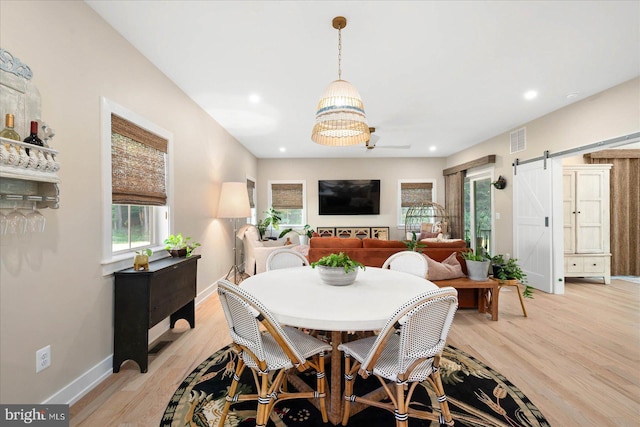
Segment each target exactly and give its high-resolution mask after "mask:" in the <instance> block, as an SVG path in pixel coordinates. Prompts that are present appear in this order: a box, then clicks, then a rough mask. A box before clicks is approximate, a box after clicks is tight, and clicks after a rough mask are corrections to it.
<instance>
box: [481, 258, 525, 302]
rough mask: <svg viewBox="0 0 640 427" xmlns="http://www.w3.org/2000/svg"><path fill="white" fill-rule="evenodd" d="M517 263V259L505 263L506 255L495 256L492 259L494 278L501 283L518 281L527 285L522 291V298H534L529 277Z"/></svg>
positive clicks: (510, 259)
mask: <svg viewBox="0 0 640 427" xmlns="http://www.w3.org/2000/svg"><path fill="white" fill-rule="evenodd" d="M517 261H518V259H517V258H509V259H508V260H506V261H505V257H504V255H502V254H498V255H494V256H493V257H491V265H492V268H493V277H494V278H495V279H498V280H500V281H505V280H517V281H518V282H520V283H522V284H524V285H525V288H524V290H523V291H522V296H523V297H525V298H533V293H532V291H533V288H532V287H531V286H529V285H527V275H526V274H525V272H524V271H523V270H522V268H520V265H519V264H518V262H517Z"/></svg>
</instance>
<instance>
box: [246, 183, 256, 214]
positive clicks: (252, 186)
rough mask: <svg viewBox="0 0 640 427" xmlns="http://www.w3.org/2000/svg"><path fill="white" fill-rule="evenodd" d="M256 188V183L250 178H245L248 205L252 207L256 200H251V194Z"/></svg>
mask: <svg viewBox="0 0 640 427" xmlns="http://www.w3.org/2000/svg"><path fill="white" fill-rule="evenodd" d="M255 190H256V183H255V182H253V181H251V180H250V179H248V180H247V193H249V206H250V207H251V208H252V209H253V208H255V207H256V202H255V200H253V194H254V193H255Z"/></svg>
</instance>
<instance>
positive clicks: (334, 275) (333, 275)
mask: <svg viewBox="0 0 640 427" xmlns="http://www.w3.org/2000/svg"><path fill="white" fill-rule="evenodd" d="M316 269H317V270H318V274H319V275H320V280H322V282H323V283H325V284H327V285H331V286H347V285H350V284H352V283H353V282H355V281H356V277H357V276H358V269H357V268H356V269H355V270H353V271H350V272H349V273H345V272H344V268H343V267H326V266H322V265H319V266H317V267H316Z"/></svg>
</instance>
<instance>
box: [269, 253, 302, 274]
mask: <svg viewBox="0 0 640 427" xmlns="http://www.w3.org/2000/svg"><path fill="white" fill-rule="evenodd" d="M307 265H309V260H307V258H305V256H304V255H302V254H301V253H300V252H298V251H296V250H295V249H288V248H282V249H277V250H275V251H273V252H271V253H270V254H269V256H268V257H267V271H271V270H277V269H280V268H291V267H303V266H307Z"/></svg>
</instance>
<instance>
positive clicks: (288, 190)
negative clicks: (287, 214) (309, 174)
mask: <svg viewBox="0 0 640 427" xmlns="http://www.w3.org/2000/svg"><path fill="white" fill-rule="evenodd" d="M302 202H303V200H302V184H272V185H271V206H272V207H273V208H274V209H276V210H278V209H302Z"/></svg>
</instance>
